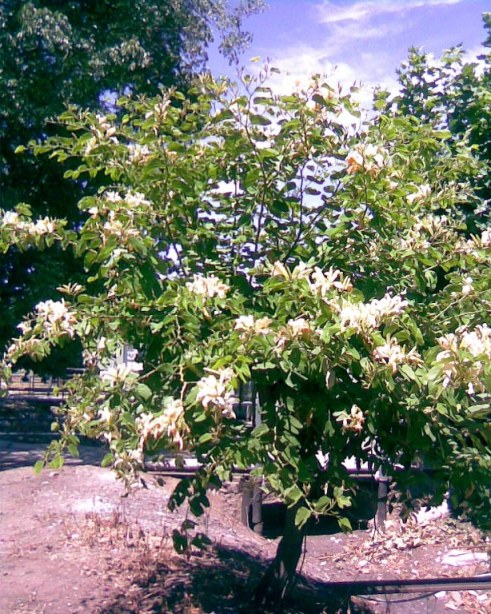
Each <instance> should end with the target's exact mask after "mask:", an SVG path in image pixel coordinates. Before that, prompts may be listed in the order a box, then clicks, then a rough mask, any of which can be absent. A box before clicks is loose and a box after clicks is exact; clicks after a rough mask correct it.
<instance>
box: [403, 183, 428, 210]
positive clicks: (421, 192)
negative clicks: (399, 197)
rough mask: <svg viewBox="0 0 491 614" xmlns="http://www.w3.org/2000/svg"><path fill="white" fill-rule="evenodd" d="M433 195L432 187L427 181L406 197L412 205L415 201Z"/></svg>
mask: <svg viewBox="0 0 491 614" xmlns="http://www.w3.org/2000/svg"><path fill="white" fill-rule="evenodd" d="M430 195H431V187H430V186H429V185H428V184H427V183H423V184H422V185H419V186H418V187H417V189H416V192H412V193H411V194H409V195H408V196H407V198H406V200H407V202H408V203H409V204H410V205H412V204H414V203H415V202H421V201H422V200H426V199H427V198H428V197H429V196H430Z"/></svg>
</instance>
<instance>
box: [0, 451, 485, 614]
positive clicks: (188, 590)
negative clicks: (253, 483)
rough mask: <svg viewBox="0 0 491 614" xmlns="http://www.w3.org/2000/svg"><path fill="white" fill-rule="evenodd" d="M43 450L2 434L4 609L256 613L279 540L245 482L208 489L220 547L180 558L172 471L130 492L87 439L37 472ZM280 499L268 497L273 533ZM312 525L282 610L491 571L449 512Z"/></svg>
mask: <svg viewBox="0 0 491 614" xmlns="http://www.w3.org/2000/svg"><path fill="white" fill-rule="evenodd" d="M42 449H43V446H42V445H39V444H25V443H15V442H12V441H6V440H3V441H0V489H1V493H2V494H1V503H0V560H1V565H0V613H1V614H20V613H29V614H38V613H39V614H40V613H46V614H71V613H80V612H87V613H90V614H92V613H94V614H116V613H132V614H137V613H142V614H144V613H150V612H155V613H157V612H172V613H174V612H175V613H189V614H200V613H203V612H208V613H212V612H214V613H215V614H219V613H227V612H229V613H233V612H252V611H253V610H252V607H251V606H250V600H251V594H252V591H253V588H254V585H255V583H257V581H258V578H259V577H260V575H261V573H262V572H263V571H264V568H265V566H266V565H267V562H268V560H269V559H270V558H271V557H272V556H273V555H274V552H275V548H276V544H277V539H278V538H276V539H273V538H269V539H268V538H265V537H261V536H259V535H256V534H255V533H253V532H252V531H250V530H249V529H247V528H246V527H244V526H242V525H241V524H240V495H239V494H238V492H237V491H238V489H237V488H234V487H232V488H230V489H227V491H225V492H219V493H214V494H212V495H211V501H212V505H211V510H210V512H209V513H208V514H206V515H205V517H204V518H202V520H201V521H200V530H202V531H204V532H205V533H206V534H207V535H208V536H209V537H210V539H211V540H212V546H210V547H209V548H208V550H207V551H205V552H199V551H196V552H193V553H192V554H191V555H190V556H183V555H178V554H176V553H175V552H174V551H173V548H172V540H171V535H172V530H173V528H175V527H176V526H178V525H179V524H180V523H181V522H182V520H183V519H184V518H185V517H186V510H185V509H181V510H179V511H178V512H177V513H171V512H169V511H168V510H167V509H166V503H167V501H168V498H169V494H170V493H171V491H172V489H173V487H174V486H175V484H176V480H175V479H173V478H166V480H165V484H164V486H159V485H157V483H156V481H155V480H154V479H153V478H152V477H149V479H148V480H147V488H146V489H145V488H142V489H137V490H136V491H134V492H133V493H131V494H130V495H128V496H124V495H125V491H124V488H123V486H122V484H120V483H119V482H118V481H116V479H115V478H114V476H113V474H112V473H111V471H110V470H108V469H102V468H101V467H100V466H98V462H99V461H100V458H101V454H102V452H101V450H99V449H97V448H90V447H88V448H82V455H81V459H71V460H69V461H68V462H67V464H66V466H65V467H63V468H62V469H60V470H56V471H54V470H50V469H47V470H45V471H43V472H42V473H41V474H40V475H35V474H34V472H33V469H32V465H33V464H34V462H35V461H36V460H37V459H38V458H39V457H40V454H41V452H42ZM273 507H274V506H269V507H268V506H265V520H266V524H268V522H269V528H270V531H269V535H270V536H271V535H273V530H272V529H273V528H274V522H275V521H273V520H268V514H269V515H270V516H271V514H272V510H273ZM276 521H277V518H276ZM310 533H311V534H310V535H309V536H308V537H307V540H306V549H305V556H304V558H303V562H302V568H301V573H302V580H301V582H300V583H299V589H298V590H297V592H296V594H295V596H294V598H293V599H292V601H291V602H290V603H289V604H288V606H285V608H283V609H282V612H290V613H295V612H298V613H302V612H306V613H309V612H312V613H315V612H319V613H321V612H334V611H336V610H337V606H334V605H333V604H332V603H327V602H326V597H325V591H324V592H323V591H322V590H320V588H322V586H323V583H325V582H327V581H340V580H343V581H347V580H367V579H391V578H392V579H396V578H399V579H402V578H428V577H440V578H443V577H458V576H471V575H474V574H480V573H487V572H489V571H490V569H489V561H488V560H487V559H486V552H487V549H489V544H487V543H486V541H485V539H484V537H483V536H482V535H481V534H479V533H478V532H477V531H475V530H474V529H472V527H470V526H469V525H468V524H466V523H461V522H458V521H456V520H453V519H451V518H449V517H448V516H444V517H441V518H438V519H435V518H432V517H431V516H429V517H428V518H427V519H423V520H420V522H419V523H414V522H410V523H408V524H406V525H404V527H402V525H401V524H400V523H399V522H398V521H390V522H389V523H388V528H387V532H386V533H385V535H383V536H380V535H378V536H375V537H373V535H372V532H371V531H370V530H357V531H354V532H353V533H351V534H349V535H345V534H342V533H339V532H338V533H334V532H333V528H332V527H330V526H329V525H325V526H319V527H314V529H313V530H312V531H311V532H310ZM457 563H458V564H457ZM322 595H324V596H322ZM375 599H376V600H377V601H375ZM351 611H352V612H366V613H369V612H372V613H376V614H379V613H382V612H384V613H385V612H392V613H394V614H410V613H412V614H423V613H424V614H428V613H432V614H443V613H445V612H446V613H448V612H451V611H455V612H462V613H464V612H467V613H473V614H483V613H485V612H489V611H491V594H490V593H485V592H483V591H479V592H477V591H476V592H473V591H469V592H462V593H458V592H446V593H437V594H436V595H435V594H432V595H398V596H397V597H394V598H393V599H392V601H391V602H388V601H387V600H386V598H385V597H383V596H377V597H373V598H372V599H371V600H367V599H365V600H364V599H361V598H353V600H352V605H351Z"/></svg>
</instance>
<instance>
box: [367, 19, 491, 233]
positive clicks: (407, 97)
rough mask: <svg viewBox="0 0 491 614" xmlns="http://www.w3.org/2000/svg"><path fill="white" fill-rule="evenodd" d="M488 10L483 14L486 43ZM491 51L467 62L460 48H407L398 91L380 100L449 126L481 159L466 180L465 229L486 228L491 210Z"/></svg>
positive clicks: (396, 111)
mask: <svg viewBox="0 0 491 614" xmlns="http://www.w3.org/2000/svg"><path fill="white" fill-rule="evenodd" d="M489 16H490V14H489V13H485V14H484V15H483V20H484V26H485V29H486V32H487V35H488V41H487V42H485V43H484V45H486V46H488V47H489V35H490V33H491V22H490V17H489ZM490 58H491V56H490V54H487V55H483V56H480V58H479V59H478V61H474V62H468V61H465V53H464V50H463V49H462V48H461V47H456V48H453V49H450V50H449V51H447V52H446V53H445V54H444V55H443V56H442V58H441V59H440V60H438V61H437V60H435V59H433V58H432V57H431V56H430V55H429V54H426V53H423V52H422V51H420V50H418V49H411V50H410V54H409V58H408V60H407V61H406V62H404V63H403V65H402V66H401V68H400V70H399V71H398V74H399V84H400V87H401V91H400V93H399V94H398V95H397V96H395V97H394V98H391V99H389V100H388V101H387V102H386V103H384V102H383V100H384V96H387V94H385V95H382V96H381V97H380V100H379V103H378V104H379V106H380V107H384V106H386V107H387V109H390V112H391V113H394V114H396V115H403V116H407V117H408V116H416V117H418V118H420V119H421V120H424V121H427V122H429V123H431V124H433V125H435V126H438V127H440V128H442V129H445V128H446V129H448V130H449V131H450V132H451V134H452V141H453V143H454V145H455V147H458V144H459V143H460V141H461V139H462V138H465V139H466V140H467V142H468V144H469V146H470V150H471V152H472V155H473V156H475V157H476V158H478V159H479V160H480V161H481V162H482V163H483V164H482V165H481V167H480V171H479V172H478V173H477V174H473V175H471V177H470V183H471V185H472V187H473V189H474V191H475V194H476V196H477V199H471V200H466V202H465V203H462V204H461V210H462V211H463V213H464V214H465V216H466V223H467V227H468V231H469V232H476V231H477V230H478V228H481V229H484V228H486V226H488V225H489V223H490V216H489V212H490V210H491V207H490V205H491V183H490V176H491V174H490V165H491V137H490V134H491V67H490Z"/></svg>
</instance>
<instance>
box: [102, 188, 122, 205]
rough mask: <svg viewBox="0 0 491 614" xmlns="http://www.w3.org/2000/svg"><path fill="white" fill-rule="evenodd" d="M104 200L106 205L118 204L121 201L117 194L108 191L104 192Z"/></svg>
mask: <svg viewBox="0 0 491 614" xmlns="http://www.w3.org/2000/svg"><path fill="white" fill-rule="evenodd" d="M104 200H107V202H108V203H120V202H121V201H122V200H123V199H122V198H121V196H120V194H119V192H115V191H114V190H108V191H107V192H104Z"/></svg>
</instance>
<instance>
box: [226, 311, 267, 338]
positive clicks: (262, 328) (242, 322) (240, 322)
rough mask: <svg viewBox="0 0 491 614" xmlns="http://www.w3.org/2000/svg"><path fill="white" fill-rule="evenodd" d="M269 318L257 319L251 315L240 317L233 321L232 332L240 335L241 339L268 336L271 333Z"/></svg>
mask: <svg viewBox="0 0 491 614" xmlns="http://www.w3.org/2000/svg"><path fill="white" fill-rule="evenodd" d="M271 323H272V320H271V318H268V317H264V318H257V320H256V319H255V318H254V316H252V315H248V316H240V317H238V318H237V319H236V320H235V326H234V330H236V331H239V332H240V333H241V337H242V338H243V339H245V338H247V337H249V336H253V335H260V336H264V335H269V334H270V333H271V328H270V326H271Z"/></svg>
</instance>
